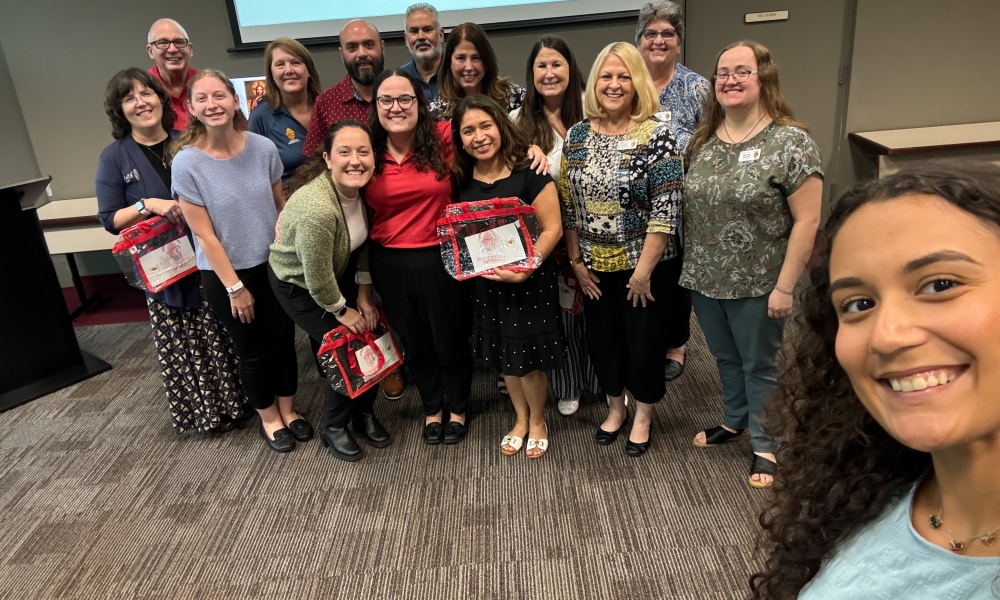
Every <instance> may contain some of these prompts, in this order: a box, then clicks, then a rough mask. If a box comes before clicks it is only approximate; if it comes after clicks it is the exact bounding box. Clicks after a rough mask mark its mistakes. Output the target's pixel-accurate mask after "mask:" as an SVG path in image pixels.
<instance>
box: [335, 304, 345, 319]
mask: <svg viewBox="0 0 1000 600" xmlns="http://www.w3.org/2000/svg"><path fill="white" fill-rule="evenodd" d="M333 314H334V316H335V317H337V318H338V319H339V318H340V317H342V316H344V315H346V314H347V305H346V304H345V305H343V306H342V307H340V310H338V311H336V312H334V313H333Z"/></svg>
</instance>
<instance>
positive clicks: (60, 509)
mask: <svg viewBox="0 0 1000 600" xmlns="http://www.w3.org/2000/svg"><path fill="white" fill-rule="evenodd" d="M77 333H78V336H79V338H80V341H81V345H82V347H83V348H84V349H85V350H87V351H89V352H91V353H93V354H95V355H97V356H99V357H100V358H103V359H105V360H107V361H109V362H111V363H112V364H113V365H114V369H113V370H112V371H110V372H108V373H105V374H102V375H99V376H97V377H95V378H93V379H91V380H88V381H85V382H83V383H81V384H78V385H75V386H73V387H70V388H67V389H65V390H62V391H60V392H58V393H56V394H52V395H50V396H47V397H45V398H42V399H39V400H36V401H34V402H32V403H29V404H27V405H24V406H21V407H18V408H15V409H13V410H10V411H8V412H5V413H3V414H0V436H2V437H0V511H2V513H0V514H2V520H0V598H5V599H15V598H30V599H38V598H86V599H91V598H171V599H178V600H179V599H187V598H191V599H199V600H202V599H214V598H281V599H284V598H321V599H324V600H334V599H344V600H348V599H349V600H360V599H388V598H419V599H422V600H453V599H455V600H457V599H462V600H465V599H496V600H512V599H539V600H559V599H591V598H593V599H598V598H600V599H605V598H607V599H626V598H627V599H630V600H642V599H662V598H690V599H697V600H705V599H715V598H727V599H728V598H742V597H744V595H745V594H746V592H747V589H748V588H747V583H746V581H747V577H748V574H749V573H750V571H751V566H752V564H753V562H752V560H753V559H752V548H753V540H754V535H755V532H756V530H757V526H756V524H755V523H756V522H755V519H756V511H757V509H758V508H759V506H760V503H761V501H762V500H763V498H764V495H763V493H762V492H759V491H756V490H752V489H751V488H750V487H749V486H748V485H747V484H746V483H745V478H746V472H747V469H748V468H749V462H750V445H749V442H746V441H744V442H738V443H734V444H729V445H727V446H723V447H720V448H715V449H711V450H701V449H698V448H695V447H694V446H692V444H691V437H692V436H693V435H694V433H695V432H696V431H697V430H698V429H699V428H703V427H704V426H706V425H714V424H717V422H718V421H719V418H720V416H721V412H720V411H721V409H720V406H719V400H718V394H719V386H718V381H717V375H716V372H715V366H714V361H713V360H712V357H711V355H710V354H709V352H708V350H707V348H706V346H705V342H704V339H703V337H702V336H701V333H700V331H695V332H694V337H693V339H692V341H691V344H690V345H689V351H688V352H689V353H688V364H687V370H686V372H685V374H684V375H683V376H682V377H681V378H680V379H679V380H678V381H676V382H675V383H673V384H671V385H670V386H669V388H668V394H667V397H666V399H665V401H664V402H661V403H660V404H659V405H658V407H657V408H656V416H655V421H654V427H653V446H652V449H651V450H650V452H649V453H647V454H646V455H645V456H643V457H641V458H638V459H635V458H629V457H627V456H626V455H625V453H624V439H620V440H619V442H618V443H617V444H615V445H613V446H608V447H601V446H597V445H595V444H594V442H593V434H594V428H595V427H596V425H597V424H599V423H600V421H601V420H602V418H603V415H604V411H605V407H604V404H603V403H596V402H594V403H590V404H585V405H584V406H582V407H581V409H580V411H579V412H578V413H577V414H576V415H574V416H572V417H565V418H564V417H561V416H560V415H559V414H558V413H557V412H556V410H555V407H554V406H551V407H550V413H549V417H548V419H549V427H550V433H551V435H550V440H551V448H550V450H549V452H548V454H547V455H546V456H545V457H543V458H542V459H541V460H537V461H534V460H531V461H529V460H528V459H527V458H526V457H525V456H524V453H523V451H522V452H521V454H519V455H517V456H514V457H505V456H502V455H501V454H500V452H499V450H498V444H499V442H500V438H501V437H502V436H503V435H504V434H505V433H506V432H507V430H508V428H509V427H510V426H511V424H512V423H513V410H512V409H511V407H510V406H509V403H508V402H506V401H501V400H500V399H499V397H498V396H497V394H496V392H495V391H494V390H493V384H492V378H491V374H490V373H488V372H485V371H482V372H477V374H476V381H475V388H474V392H473V397H474V399H475V400H474V403H473V409H472V410H471V411H470V413H471V414H472V425H471V431H470V434H469V437H468V438H467V439H466V440H465V441H464V442H462V443H461V444H460V445H458V446H437V447H428V446H425V445H424V444H422V443H421V440H420V432H421V427H422V422H423V421H422V417H421V411H420V408H419V400H418V398H417V395H416V390H415V389H414V388H412V387H410V388H409V389H408V390H407V394H406V396H405V397H404V398H403V399H402V400H400V401H398V402H394V403H392V402H386V401H385V400H384V399H382V398H381V397H380V399H379V400H378V402H377V404H376V407H377V412H378V414H379V416H380V418H381V419H382V420H383V422H384V423H386V425H387V427H388V428H389V429H390V431H391V432H392V433H393V434H394V436H395V440H394V442H393V445H392V446H390V447H389V448H386V449H382V450H377V449H366V452H367V455H366V457H365V458H364V459H363V460H361V461H360V462H357V463H354V464H347V463H344V462H341V461H339V460H336V459H334V458H332V457H331V456H330V455H329V454H328V453H327V451H325V450H324V449H323V448H322V447H321V446H320V444H319V442H318V441H317V440H313V441H311V442H308V443H306V444H300V445H299V447H298V448H296V450H295V451H294V452H291V453H289V454H285V455H279V454H276V453H274V452H271V451H270V450H268V449H267V448H266V447H265V446H264V443H263V442H262V440H261V439H260V438H259V437H258V434H257V431H256V421H254V422H253V426H250V427H248V428H247V429H245V430H242V431H234V432H231V433H228V434H223V435H221V436H205V435H199V434H184V435H176V434H175V433H174V431H173V429H172V428H171V427H170V425H169V420H168V417H167V412H166V407H165V400H164V398H163V394H162V388H161V381H160V378H159V369H158V367H157V365H156V360H155V357H154V354H153V349H152V342H151V336H150V328H149V326H148V324H145V323H131V324H122V325H102V326H97V327H85V328H80V329H78V330H77ZM299 348H300V360H299V366H300V394H299V398H300V410H301V411H302V412H303V413H305V414H306V415H307V416H308V417H309V418H310V419H312V420H313V422H314V423H315V421H316V418H317V416H318V412H319V406H320V402H321V391H322V386H323V385H324V382H323V381H322V380H320V379H319V377H318V375H317V374H316V373H315V367H314V365H313V362H312V360H311V359H310V357H309V356H308V355H309V349H308V344H306V342H305V338H304V337H303V336H302V335H301V332H300V338H299Z"/></svg>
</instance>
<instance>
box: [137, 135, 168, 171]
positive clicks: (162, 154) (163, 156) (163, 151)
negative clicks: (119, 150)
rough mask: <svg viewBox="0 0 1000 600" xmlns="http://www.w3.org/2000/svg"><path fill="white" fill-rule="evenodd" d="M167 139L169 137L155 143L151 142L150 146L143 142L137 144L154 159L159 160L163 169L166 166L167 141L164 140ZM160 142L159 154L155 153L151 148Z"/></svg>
mask: <svg viewBox="0 0 1000 600" xmlns="http://www.w3.org/2000/svg"><path fill="white" fill-rule="evenodd" d="M169 139H170V138H167V139H166V140H163V141H162V142H157V143H155V144H153V145H152V146H147V145H145V144H139V146H141V147H142V148H143V149H145V150H146V152H149V155H150V156H152V157H153V158H155V159H156V160H158V161H160V164H161V165H163V168H164V169H166V168H167V143H166V142H167V140H169ZM161 144H162V145H163V148H162V149H161V150H160V154H159V155H157V154H156V152H153V148H155V147H156V146H159V145H161Z"/></svg>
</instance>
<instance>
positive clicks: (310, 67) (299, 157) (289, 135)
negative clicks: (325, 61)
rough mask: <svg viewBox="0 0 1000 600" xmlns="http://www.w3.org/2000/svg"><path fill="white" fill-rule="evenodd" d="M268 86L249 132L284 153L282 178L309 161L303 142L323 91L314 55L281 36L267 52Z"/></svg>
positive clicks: (251, 121)
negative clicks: (317, 99)
mask: <svg viewBox="0 0 1000 600" xmlns="http://www.w3.org/2000/svg"><path fill="white" fill-rule="evenodd" d="M264 73H265V78H266V79H267V89H266V91H265V93H264V99H263V100H261V101H260V102H259V103H258V104H257V106H255V107H254V109H253V110H252V111H251V112H250V120H249V122H248V123H247V131H252V132H253V133H256V134H257V135H262V136H264V137H266V138H267V139H269V140H271V141H272V142H274V145H275V146H276V147H277V148H278V155H279V156H281V165H282V172H281V181H282V183H285V184H287V183H288V180H289V179H290V178H291V177H292V172H294V171H295V169H296V168H298V167H299V165H301V164H302V163H304V162H305V161H306V158H307V157H306V156H305V155H304V154H302V144H303V143H304V142H305V139H306V132H307V131H308V130H309V119H310V117H311V116H312V107H313V103H315V102H316V97H317V96H319V95H320V93H322V91H323V86H321V85H320V82H319V73H318V72H317V71H316V65H314V64H313V59H312V55H310V54H309V51H308V50H306V47H305V46H303V45H302V44H301V43H299V42H297V41H295V40H293V39H291V38H286V37H280V38H278V39H276V40H274V41H273V42H271V43H270V44H268V46H267V49H266V50H265V51H264Z"/></svg>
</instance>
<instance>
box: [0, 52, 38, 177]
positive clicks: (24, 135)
mask: <svg viewBox="0 0 1000 600" xmlns="http://www.w3.org/2000/svg"><path fill="white" fill-rule="evenodd" d="M0 111H3V116H2V117H0V186H4V185H7V184H11V183H18V182H20V181H27V180H28V179H34V178H36V177H38V176H39V175H40V173H39V171H38V161H36V160H35V150H34V148H32V147H31V139H30V138H29V137H28V128H27V126H25V124H24V117H23V116H22V115H21V105H20V103H18V101H17V94H16V93H15V91H14V82H13V81H11V79H10V71H9V70H8V69H7V59H6V57H5V56H4V53H3V47H2V45H0Z"/></svg>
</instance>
